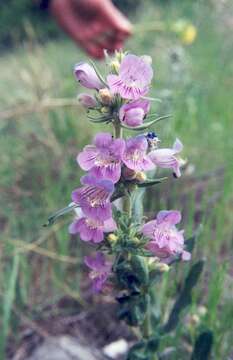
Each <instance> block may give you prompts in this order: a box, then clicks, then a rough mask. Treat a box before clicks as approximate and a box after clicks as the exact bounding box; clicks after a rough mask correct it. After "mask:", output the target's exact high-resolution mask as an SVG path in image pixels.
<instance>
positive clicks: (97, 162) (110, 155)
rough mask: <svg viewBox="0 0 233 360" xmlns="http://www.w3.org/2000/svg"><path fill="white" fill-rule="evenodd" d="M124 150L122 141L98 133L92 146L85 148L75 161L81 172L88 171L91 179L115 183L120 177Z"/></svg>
mask: <svg viewBox="0 0 233 360" xmlns="http://www.w3.org/2000/svg"><path fill="white" fill-rule="evenodd" d="M124 149H125V141H124V140H123V139H113V138H112V135H111V134H109V133H99V134H97V135H96V137H95V140H94V145H88V146H85V148H84V150H83V151H82V152H81V153H80V154H79V155H78V157H77V161H78V163H79V165H80V167H81V168H82V169H83V170H85V171H89V170H90V175H92V176H93V177H96V178H97V179H99V180H100V179H106V180H111V181H112V182H113V183H116V182H117V181H118V180H119V179H120V177H121V159H122V155H123V152H124Z"/></svg>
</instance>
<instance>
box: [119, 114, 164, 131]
mask: <svg viewBox="0 0 233 360" xmlns="http://www.w3.org/2000/svg"><path fill="white" fill-rule="evenodd" d="M169 117H171V115H164V116H160V117H158V118H156V119H154V120H151V121H148V122H145V123H144V124H142V125H140V126H135V127H132V126H127V125H124V124H122V123H121V127H122V128H124V129H127V130H133V131H141V130H145V129H147V128H149V127H150V126H152V125H154V124H156V123H157V122H159V121H161V120H164V119H167V118H169Z"/></svg>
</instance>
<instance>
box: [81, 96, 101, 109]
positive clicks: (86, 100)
mask: <svg viewBox="0 0 233 360" xmlns="http://www.w3.org/2000/svg"><path fill="white" fill-rule="evenodd" d="M78 101H79V102H80V104H81V105H82V106H83V107H85V108H87V109H89V108H94V107H96V106H97V101H96V99H95V98H94V96H92V95H89V94H79V96H78Z"/></svg>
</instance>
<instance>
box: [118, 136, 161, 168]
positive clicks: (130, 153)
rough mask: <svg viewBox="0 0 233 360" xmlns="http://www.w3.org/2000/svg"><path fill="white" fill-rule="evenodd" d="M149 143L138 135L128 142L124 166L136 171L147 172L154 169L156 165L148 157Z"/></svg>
mask: <svg viewBox="0 0 233 360" xmlns="http://www.w3.org/2000/svg"><path fill="white" fill-rule="evenodd" d="M147 149H148V142H147V139H146V137H145V136H144V135H138V136H136V137H134V138H130V139H128V140H127V141H126V148H125V152H124V154H123V157H122V160H123V162H124V164H125V165H126V166H127V167H128V168H129V169H131V170H134V171H147V170H152V169H154V167H155V165H154V164H153V162H152V161H151V160H150V158H149V157H148V155H147Z"/></svg>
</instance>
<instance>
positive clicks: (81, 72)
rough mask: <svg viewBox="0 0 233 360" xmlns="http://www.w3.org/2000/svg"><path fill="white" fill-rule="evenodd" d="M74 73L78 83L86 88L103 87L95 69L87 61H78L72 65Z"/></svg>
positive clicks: (97, 88)
mask: <svg viewBox="0 0 233 360" xmlns="http://www.w3.org/2000/svg"><path fill="white" fill-rule="evenodd" d="M74 75H75V77H76V79H77V80H78V81H79V82H80V84H81V85H82V86H84V87H86V88H88V89H96V90H99V89H101V88H103V87H104V85H103V84H102V82H101V81H100V79H99V78H98V76H97V74H96V72H95V69H94V68H93V67H92V66H91V65H90V64H88V63H85V62H80V63H79V64H76V65H75V67H74Z"/></svg>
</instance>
